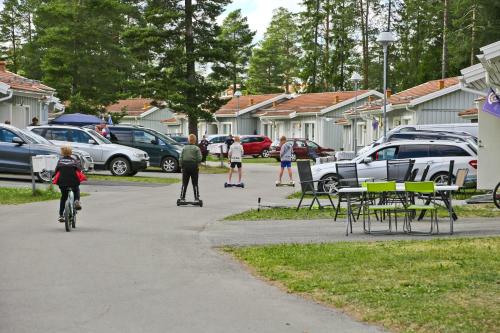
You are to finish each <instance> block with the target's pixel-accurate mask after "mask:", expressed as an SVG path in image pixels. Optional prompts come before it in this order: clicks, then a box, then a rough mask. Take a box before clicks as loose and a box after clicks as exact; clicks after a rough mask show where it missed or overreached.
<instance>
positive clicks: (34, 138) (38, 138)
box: [19, 129, 53, 145]
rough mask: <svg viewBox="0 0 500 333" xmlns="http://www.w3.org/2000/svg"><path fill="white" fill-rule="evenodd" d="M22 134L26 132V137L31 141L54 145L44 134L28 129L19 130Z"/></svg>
mask: <svg viewBox="0 0 500 333" xmlns="http://www.w3.org/2000/svg"><path fill="white" fill-rule="evenodd" d="M19 131H20V132H21V133H22V134H24V136H25V138H26V139H27V140H28V141H30V142H31V143H40V144H44V145H53V143H52V142H50V141H49V140H47V139H45V138H44V137H43V136H41V135H38V134H36V133H35V132H30V131H27V130H22V129H20V130H19Z"/></svg>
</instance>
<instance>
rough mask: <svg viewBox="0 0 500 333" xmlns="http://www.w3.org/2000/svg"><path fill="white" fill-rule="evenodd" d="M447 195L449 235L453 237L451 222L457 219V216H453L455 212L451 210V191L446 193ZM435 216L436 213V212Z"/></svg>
mask: <svg viewBox="0 0 500 333" xmlns="http://www.w3.org/2000/svg"><path fill="white" fill-rule="evenodd" d="M447 195H448V199H449V201H448V213H449V215H450V235H453V222H454V221H455V220H456V219H457V215H456V214H455V211H454V210H453V206H452V205H451V201H452V196H451V191H448V192H447ZM436 214H437V212H436Z"/></svg>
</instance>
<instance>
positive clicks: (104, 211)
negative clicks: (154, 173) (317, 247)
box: [0, 165, 379, 333]
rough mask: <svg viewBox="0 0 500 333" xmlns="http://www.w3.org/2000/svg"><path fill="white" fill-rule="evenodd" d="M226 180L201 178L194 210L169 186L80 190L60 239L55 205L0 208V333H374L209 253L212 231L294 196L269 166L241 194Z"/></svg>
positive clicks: (250, 174)
mask: <svg viewBox="0 0 500 333" xmlns="http://www.w3.org/2000/svg"><path fill="white" fill-rule="evenodd" d="M250 169H251V170H250ZM225 177H226V176H225V175H201V194H202V198H203V200H204V202H205V207H203V208H198V207H176V205H175V201H176V199H177V196H178V194H179V187H180V186H179V185H178V184H176V185H171V186H161V187H139V186H130V187H128V186H123V185H121V186H99V185H96V186H82V187H83V188H82V190H83V191H85V192H90V193H91V195H90V196H89V197H86V198H84V199H83V205H84V210H83V211H82V213H81V214H79V215H78V224H77V229H76V230H74V231H73V232H71V233H66V232H65V231H64V226H63V225H62V224H60V223H58V222H57V221H56V220H57V202H55V201H52V202H44V203H33V204H27V205H20V206H0V267H1V268H0V332H2V333H10V332H15V333H23V332H50V333H56V332H64V333H69V332H86V333H87V332H106V333H111V332H119V333H125V332H133V333H137V332H162V333H163V332H217V333H220V332H311V333H312V332H377V331H379V329H378V328H376V327H372V326H368V325H365V324H361V323H359V322H356V321H354V320H352V319H350V318H349V317H347V316H345V315H343V314H342V313H340V312H338V311H335V310H333V309H329V308H326V307H323V306H321V305H318V304H314V303H313V302H310V301H308V300H304V299H302V298H300V297H297V296H294V295H290V294H286V293H284V292H282V291H281V290H279V289H278V288H276V287H274V286H270V285H268V284H266V283H265V282H263V281H260V280H258V279H255V278H254V277H252V276H251V274H249V273H248V272H247V271H245V270H244V269H243V268H242V267H241V266H240V265H239V264H238V263H236V262H234V261H233V260H232V259H231V258H229V257H227V256H226V255H224V254H221V252H220V251H219V250H218V249H215V248H213V246H212V244H213V243H214V241H213V239H212V238H211V237H210V230H209V229H210V227H211V226H214V225H217V223H219V224H220V223H221V222H216V221H217V220H219V219H221V218H222V217H224V216H225V215H227V214H230V213H235V212H238V211H241V210H244V209H247V208H250V207H255V206H256V202H257V198H258V197H264V198H265V199H267V200H270V201H272V200H282V199H283V198H284V197H285V196H286V194H287V193H290V192H292V191H293V189H290V188H276V187H275V186H274V180H275V177H276V168H275V167H271V166H259V165H256V166H251V167H250V166H249V167H248V168H247V170H246V175H245V182H246V188H245V189H240V188H228V189H224V188H223V182H224V181H225ZM188 195H189V196H190V195H192V194H191V192H189V193H188ZM262 235H263V237H264V236H265V231H263V234H262ZM253 237H256V236H253Z"/></svg>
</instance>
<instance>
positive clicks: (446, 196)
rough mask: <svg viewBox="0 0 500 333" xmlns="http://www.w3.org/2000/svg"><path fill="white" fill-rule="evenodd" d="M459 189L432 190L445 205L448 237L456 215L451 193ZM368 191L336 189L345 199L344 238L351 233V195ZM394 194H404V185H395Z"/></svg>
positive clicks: (451, 187) (444, 187)
mask: <svg viewBox="0 0 500 333" xmlns="http://www.w3.org/2000/svg"><path fill="white" fill-rule="evenodd" d="M458 189H459V187H458V186H457V185H435V186H434V190H435V191H436V193H438V194H439V195H440V196H441V197H442V198H443V202H444V203H445V206H446V208H447V209H448V212H449V215H450V235H451V234H453V222H454V220H455V219H456V214H455V212H454V211H453V205H452V196H451V193H452V192H454V191H457V190H458ZM367 192H368V190H367V188H366V187H344V188H340V189H338V193H343V194H345V196H346V199H347V220H346V223H347V224H346V236H348V235H349V230H350V232H351V233H352V218H351V215H352V205H351V195H354V194H365V193H367ZM396 192H399V193H402V192H405V184H404V183H397V184H396Z"/></svg>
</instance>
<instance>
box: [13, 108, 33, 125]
mask: <svg viewBox="0 0 500 333" xmlns="http://www.w3.org/2000/svg"><path fill="white" fill-rule="evenodd" d="M29 116H30V115H29V113H28V110H27V109H26V107H23V106H19V105H15V106H12V125H13V126H15V127H19V128H25V127H26V126H28V124H29V123H30V121H29Z"/></svg>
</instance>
